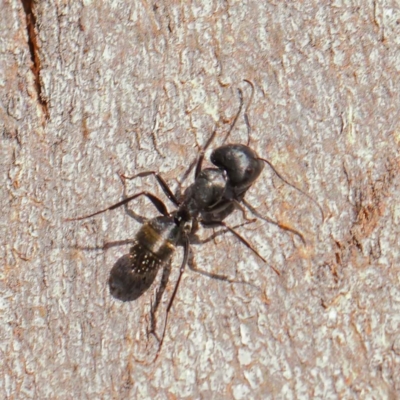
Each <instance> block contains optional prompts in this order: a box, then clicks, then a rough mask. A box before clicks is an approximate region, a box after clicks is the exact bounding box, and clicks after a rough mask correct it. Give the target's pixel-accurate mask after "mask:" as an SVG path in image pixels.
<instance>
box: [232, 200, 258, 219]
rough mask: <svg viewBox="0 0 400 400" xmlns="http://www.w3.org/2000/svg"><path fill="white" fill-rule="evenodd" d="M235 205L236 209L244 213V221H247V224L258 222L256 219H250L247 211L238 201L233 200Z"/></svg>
mask: <svg viewBox="0 0 400 400" xmlns="http://www.w3.org/2000/svg"><path fill="white" fill-rule="evenodd" d="M233 204H235V207H236V208H237V209H238V210H240V211H241V212H242V216H243V219H245V220H246V222H247V223H250V222H254V221H255V220H256V219H255V218H253V219H250V218H249V217H248V216H247V214H246V210H245V209H244V208H243V207H242V205H241V204H240V203H239V202H238V201H237V200H233Z"/></svg>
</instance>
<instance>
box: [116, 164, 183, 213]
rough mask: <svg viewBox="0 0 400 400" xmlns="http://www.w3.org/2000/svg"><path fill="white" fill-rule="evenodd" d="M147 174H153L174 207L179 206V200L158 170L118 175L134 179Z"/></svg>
mask: <svg viewBox="0 0 400 400" xmlns="http://www.w3.org/2000/svg"><path fill="white" fill-rule="evenodd" d="M149 175H154V176H155V177H156V179H157V182H158V184H159V185H160V186H161V189H162V190H163V192H164V193H165V195H166V196H167V197H168V198H169V199H170V200H171V201H172V203H174V205H175V206H176V207H179V204H180V202H179V201H178V199H177V198H176V197H175V195H174V194H173V193H172V191H171V189H170V188H169V186H168V184H167V182H165V180H164V179H163V178H162V177H161V175H160V174H159V173H158V172H155V171H145V172H140V173H138V174H136V175H133V176H126V175H123V174H120V177H121V178H123V179H128V180H132V179H135V178H144V177H146V176H149Z"/></svg>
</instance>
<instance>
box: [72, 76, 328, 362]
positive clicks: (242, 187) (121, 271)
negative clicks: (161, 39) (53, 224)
mask: <svg viewBox="0 0 400 400" xmlns="http://www.w3.org/2000/svg"><path fill="white" fill-rule="evenodd" d="M245 82H247V83H249V84H250V85H251V87H252V90H253V92H252V96H253V93H254V85H253V84H252V83H251V82H250V81H247V80H245ZM238 93H239V97H240V108H239V111H238V113H237V115H236V117H235V118H234V121H233V123H232V125H231V126H230V129H229V131H228V133H227V134H226V136H225V139H224V142H225V140H226V139H227V138H228V136H229V134H230V132H231V131H232V129H233V127H234V125H235V123H236V120H237V119H238V117H239V115H240V112H241V110H242V106H243V97H242V92H241V90H240V89H238ZM245 121H246V124H247V126H248V128H249V124H248V119H247V109H246V112H245ZM216 132H217V129H215V130H214V132H213V133H212V135H211V137H210V138H209V139H208V141H207V142H206V144H205V145H204V146H203V148H202V150H201V152H200V156H199V157H198V160H197V163H196V168H195V174H194V175H195V180H194V182H193V183H192V184H191V185H190V186H189V187H188V188H187V189H186V190H185V192H184V193H183V196H180V198H178V197H177V196H175V195H174V194H173V192H172V191H171V189H170V188H169V186H168V184H167V183H166V181H165V180H164V179H163V178H162V177H161V175H160V174H159V173H158V172H155V171H145V172H141V173H138V174H136V175H134V176H132V177H127V176H124V175H121V178H123V179H135V178H138V177H146V176H150V175H153V176H154V177H155V178H156V180H157V182H158V184H159V185H160V187H161V189H162V190H163V192H164V193H165V195H166V196H167V197H168V199H169V200H170V201H171V202H172V203H173V204H174V206H175V207H176V209H175V210H174V211H172V212H169V211H168V209H167V207H166V206H165V204H164V203H163V201H162V200H160V199H159V198H158V197H156V196H154V195H153V194H152V193H150V192H148V191H142V192H140V193H136V194H134V195H132V196H129V197H126V198H125V199H124V200H122V201H119V202H118V203H116V204H114V205H112V206H110V207H107V208H105V209H103V210H100V211H97V212H95V213H93V214H89V215H84V216H82V217H78V218H72V219H68V221H77V220H83V219H86V218H91V217H94V216H96V215H99V214H102V213H104V212H106V211H109V210H115V209H116V208H118V207H120V206H122V205H125V204H127V203H129V202H130V201H132V200H134V199H137V198H139V197H141V196H145V197H146V198H147V199H148V200H150V202H151V203H152V204H153V206H154V207H155V208H156V209H157V211H158V212H159V213H160V214H161V216H158V217H155V218H152V219H150V220H147V221H146V222H144V223H143V224H142V226H141V228H140V229H139V231H138V233H137V234H136V236H135V239H134V244H133V246H132V247H131V248H130V251H129V254H126V255H124V256H123V257H121V258H120V259H119V260H118V261H117V263H116V264H115V265H114V267H113V268H112V270H111V273H110V279H109V286H110V292H111V294H112V295H113V296H114V297H116V298H119V299H121V300H124V301H127V300H135V299H137V298H138V297H140V296H141V295H142V294H143V293H144V292H145V291H146V290H147V289H148V288H149V287H150V286H151V284H152V283H153V282H154V280H155V277H156V275H157V272H158V270H159V268H160V267H165V265H166V264H167V263H169V261H170V259H171V257H172V255H173V253H174V252H175V249H176V247H177V246H178V245H181V246H183V249H184V254H183V259H182V262H181V265H180V269H179V275H178V279H177V281H176V284H175V287H174V290H173V292H172V295H171V298H170V300H169V302H168V304H167V308H166V316H165V322H164V328H163V331H162V335H161V337H160V338H158V337H157V335H156V334H155V332H154V328H153V329H152V333H153V334H154V335H155V337H156V338H157V340H158V343H159V347H158V350H157V354H156V356H155V358H154V360H153V361H155V359H156V358H157V357H158V355H159V353H160V350H161V347H162V344H163V341H164V336H165V332H166V327H167V320H168V315H169V312H170V310H171V307H172V305H173V301H174V299H175V296H176V293H177V290H178V287H179V284H180V281H181V278H182V274H183V272H184V269H185V266H186V265H187V264H188V258H189V254H190V240H189V237H190V236H191V235H192V234H194V233H195V232H196V231H197V229H198V226H199V224H200V225H202V226H205V227H207V226H213V227H216V226H220V227H224V228H225V230H227V231H229V232H231V233H232V234H233V235H234V236H235V237H236V238H237V239H238V240H239V241H240V242H241V243H243V244H244V245H245V246H246V247H248V248H249V249H250V250H251V251H252V252H253V253H254V254H255V255H256V256H257V257H258V258H260V259H261V260H262V261H264V262H265V263H266V262H267V261H266V260H265V259H264V258H263V257H262V256H261V255H260V254H259V253H258V252H257V251H256V250H255V249H254V248H253V246H252V245H251V244H250V243H249V242H248V241H247V240H246V239H244V238H243V237H242V236H241V235H240V234H239V233H237V232H236V231H235V229H234V228H232V227H230V226H229V225H227V224H226V223H225V222H224V221H223V220H224V219H225V218H226V217H227V216H228V215H230V214H231V213H232V212H233V211H234V210H235V209H240V210H241V211H242V212H243V213H244V209H243V207H242V204H243V205H244V206H245V207H246V208H247V209H249V210H250V211H251V212H252V213H253V214H254V215H256V216H257V217H259V218H262V219H264V220H266V221H268V222H272V223H274V224H276V225H278V226H280V227H281V228H282V229H285V230H288V231H290V232H292V233H294V234H296V235H297V236H298V237H299V238H300V239H301V240H302V242H303V243H305V239H304V237H303V236H302V234H301V233H299V232H298V231H296V230H295V229H292V228H289V227H286V226H283V225H281V224H279V223H277V222H274V221H272V220H270V219H269V218H266V217H262V216H260V215H259V214H258V213H257V212H256V211H255V210H254V209H253V208H252V207H251V205H250V204H248V203H247V202H246V201H245V199H244V197H245V194H246V192H247V191H248V190H249V189H250V187H251V186H252V185H253V183H254V182H255V181H256V179H257V178H258V177H259V175H260V174H261V172H262V170H263V168H264V164H265V163H266V164H268V165H269V166H270V167H271V168H272V170H273V171H274V172H275V174H276V175H277V176H278V177H279V178H280V179H282V180H283V181H284V182H285V183H287V184H288V185H290V186H292V187H293V188H295V189H296V190H299V191H300V192H301V193H303V194H304V195H305V196H307V197H308V198H309V199H310V200H311V201H313V202H314V203H315V204H316V205H317V206H318V207H319V209H320V211H321V213H322V218H323V219H324V217H323V212H322V209H321V207H320V206H319V205H318V203H316V202H315V201H314V200H313V199H312V198H311V197H310V196H308V195H307V194H306V193H304V192H303V191H301V190H300V189H298V188H296V187H295V186H293V185H292V184H290V183H289V182H287V181H286V180H285V179H284V178H283V177H282V176H281V175H280V174H279V173H278V172H277V171H276V170H275V168H274V167H273V165H272V164H271V163H270V162H269V161H268V160H266V159H263V158H261V157H259V156H258V155H257V154H256V152H255V151H254V150H252V149H251V148H250V147H249V146H248V145H247V146H246V145H243V144H224V145H222V146H220V147H217V148H216V149H215V150H213V151H212V153H211V156H210V161H211V162H212V163H213V164H214V166H215V167H214V168H202V163H203V160H204V153H205V151H206V150H207V148H208V147H209V146H210V144H211V143H212V142H213V140H214V138H215V136H216ZM193 167H194V164H192V166H191V167H190V168H189V170H188V171H187V173H186V174H189V173H190V170H191V169H192V168H193ZM252 221H254V220H250V222H252ZM189 267H190V265H189ZM191 268H192V269H194V270H195V271H197V272H200V273H202V272H203V273H205V272H204V271H201V270H198V269H197V268H196V269H195V268H194V267H193V266H192V267H191ZM272 269H273V270H274V271H275V272H276V274H278V275H280V273H279V271H278V270H277V269H275V268H274V267H272ZM205 274H206V275H208V276H210V277H214V278H216V279H221V280H225V281H230V280H229V279H227V277H225V276H222V275H217V274H209V273H205ZM230 282H232V281H230Z"/></svg>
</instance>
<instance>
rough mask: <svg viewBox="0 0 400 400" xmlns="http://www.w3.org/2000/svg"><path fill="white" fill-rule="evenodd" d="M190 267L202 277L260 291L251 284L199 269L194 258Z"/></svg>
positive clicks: (190, 261) (189, 264)
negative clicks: (239, 284) (247, 286)
mask: <svg viewBox="0 0 400 400" xmlns="http://www.w3.org/2000/svg"><path fill="white" fill-rule="evenodd" d="M188 267H189V269H190V270H192V271H193V272H196V273H198V274H200V275H204V276H206V277H208V278H211V279H216V280H219V281H223V282H228V283H241V284H243V285H249V286H252V287H254V288H256V289H258V287H257V286H255V285H253V284H252V283H250V282H245V281H239V280H236V279H229V278H228V277H227V276H226V275H220V274H215V273H213V272H207V271H204V270H203V269H201V268H198V267H197V265H196V261H195V260H194V258H193V259H191V260H189V261H188Z"/></svg>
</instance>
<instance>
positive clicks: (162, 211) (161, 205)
mask: <svg viewBox="0 0 400 400" xmlns="http://www.w3.org/2000/svg"><path fill="white" fill-rule="evenodd" d="M140 196H145V197H147V198H148V199H149V200H150V201H151V203H152V204H153V205H154V207H155V208H157V210H158V212H159V213H160V214H162V215H164V216H165V217H167V216H169V212H168V210H167V207H166V206H165V204H164V203H163V202H162V200H160V199H159V198H158V197H156V196H154V194H151V193H149V192H146V191H144V192H140V193H136V194H134V195H133V196H129V197H127V198H126V199H124V200H121V201H119V202H118V203H115V204H113V205H112V206H110V207H107V208H105V209H103V210H100V211H97V212H95V213H93V214H88V215H83V216H82V217H77V218H67V219H66V220H65V221H80V220H82V219H86V218H90V217H94V216H95V215H99V214H102V213H104V212H106V211H111V210H115V209H116V208H118V207H121V206H123V205H125V204H127V203H129V202H130V201H132V200H134V199H136V198H138V197H140Z"/></svg>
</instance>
